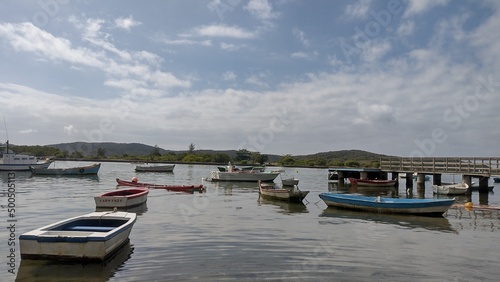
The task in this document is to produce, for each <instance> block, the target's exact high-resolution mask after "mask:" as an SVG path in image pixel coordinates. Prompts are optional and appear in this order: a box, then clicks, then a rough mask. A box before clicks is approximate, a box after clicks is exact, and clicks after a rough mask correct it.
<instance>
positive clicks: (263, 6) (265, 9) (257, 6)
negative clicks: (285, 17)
mask: <svg viewBox="0 0 500 282" xmlns="http://www.w3.org/2000/svg"><path fill="white" fill-rule="evenodd" d="M245 9H246V10H248V11H249V12H250V13H251V14H252V15H253V16H255V17H256V18H258V19H260V20H264V21H267V20H272V19H276V18H277V17H278V16H279V13H277V12H274V11H273V7H272V6H271V4H270V3H269V2H268V1H267V0H250V1H249V2H248V4H247V5H246V6H245Z"/></svg>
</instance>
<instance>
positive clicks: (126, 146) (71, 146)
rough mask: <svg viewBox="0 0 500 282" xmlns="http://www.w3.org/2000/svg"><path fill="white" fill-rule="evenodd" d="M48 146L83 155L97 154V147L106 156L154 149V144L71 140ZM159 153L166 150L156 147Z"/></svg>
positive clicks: (149, 151)
mask: <svg viewBox="0 0 500 282" xmlns="http://www.w3.org/2000/svg"><path fill="white" fill-rule="evenodd" d="M47 146H49V147H53V148H57V149H59V150H61V151H67V152H68V153H70V154H71V153H73V152H76V151H78V152H80V153H82V154H83V155H84V156H86V157H89V156H95V155H97V150H98V149H104V150H106V156H123V155H125V154H126V155H130V156H147V155H149V154H151V152H152V151H153V150H154V149H155V147H154V146H149V145H144V144H140V143H112V142H103V143H88V142H73V143H62V144H52V145H47ZM158 150H159V152H160V154H165V153H167V152H168V151H167V150H164V149H162V148H158Z"/></svg>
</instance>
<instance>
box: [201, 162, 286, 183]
mask: <svg viewBox="0 0 500 282" xmlns="http://www.w3.org/2000/svg"><path fill="white" fill-rule="evenodd" d="M278 175H280V172H277V171H269V172H268V171H264V172H262V171H261V169H260V168H258V169H256V170H254V169H250V170H238V169H236V168H235V166H233V165H232V164H231V163H229V164H228V166H227V169H225V170H224V171H221V169H220V167H219V168H218V170H217V171H212V172H211V173H210V176H209V177H207V178H205V180H206V181H243V182H244V181H247V182H257V181H259V180H260V181H264V182H266V181H267V182H269V181H273V180H274V179H275V178H276V177H278Z"/></svg>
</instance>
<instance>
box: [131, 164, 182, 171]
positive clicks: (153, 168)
mask: <svg viewBox="0 0 500 282" xmlns="http://www.w3.org/2000/svg"><path fill="white" fill-rule="evenodd" d="M174 168H175V165H157V166H136V167H135V171H137V172H173V171H174Z"/></svg>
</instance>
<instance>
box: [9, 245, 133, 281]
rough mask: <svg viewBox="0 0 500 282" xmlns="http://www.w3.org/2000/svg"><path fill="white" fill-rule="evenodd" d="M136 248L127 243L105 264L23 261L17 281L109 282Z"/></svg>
mask: <svg viewBox="0 0 500 282" xmlns="http://www.w3.org/2000/svg"><path fill="white" fill-rule="evenodd" d="M133 251H134V248H133V247H132V246H131V245H130V242H127V243H126V244H125V245H124V246H123V247H121V248H120V249H119V250H118V252H116V253H115V254H114V255H113V256H112V257H110V258H109V259H107V260H105V261H104V262H96V263H90V262H89V263H81V262H66V261H55V260H27V259H23V260H21V264H20V265H19V269H18V271H17V277H16V281H19V282H21V281H26V282H30V281H51V282H54V281H55V282H57V281H85V282H94V281H108V280H109V279H110V278H111V277H113V276H114V275H115V273H116V272H117V271H118V270H119V268H121V266H122V265H123V264H124V263H125V262H126V261H127V260H128V259H129V258H130V257H131V255H132V253H133Z"/></svg>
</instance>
